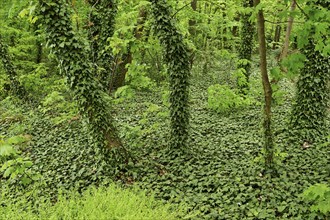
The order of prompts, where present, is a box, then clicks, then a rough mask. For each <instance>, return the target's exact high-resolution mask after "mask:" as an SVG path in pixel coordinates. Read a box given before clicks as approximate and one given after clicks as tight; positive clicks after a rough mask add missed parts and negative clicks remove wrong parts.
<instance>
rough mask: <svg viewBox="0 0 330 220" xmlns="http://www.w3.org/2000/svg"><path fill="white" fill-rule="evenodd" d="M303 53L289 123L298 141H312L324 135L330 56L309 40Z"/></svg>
mask: <svg viewBox="0 0 330 220" xmlns="http://www.w3.org/2000/svg"><path fill="white" fill-rule="evenodd" d="M303 53H304V54H305V56H306V60H305V63H304V68H303V69H302V71H301V72H300V76H299V80H298V82H297V91H296V97H295V100H296V101H295V104H294V105H293V110H292V117H291V125H292V126H293V128H294V129H295V130H296V131H298V136H299V138H300V140H301V141H305V142H313V141H315V140H316V139H317V138H318V137H322V135H324V131H327V129H326V123H325V119H326V116H327V108H328V106H329V104H328V103H329V92H330V91H329V78H330V57H329V56H328V57H325V56H322V54H321V53H320V52H318V51H316V49H315V43H314V42H313V41H312V40H310V42H309V44H308V45H307V46H305V48H304V50H303Z"/></svg>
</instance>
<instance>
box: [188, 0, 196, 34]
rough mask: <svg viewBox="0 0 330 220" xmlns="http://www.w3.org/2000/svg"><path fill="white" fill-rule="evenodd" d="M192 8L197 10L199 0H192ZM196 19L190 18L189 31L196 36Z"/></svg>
mask: <svg viewBox="0 0 330 220" xmlns="http://www.w3.org/2000/svg"><path fill="white" fill-rule="evenodd" d="M190 5H191V8H192V10H193V11H196V10H197V0H192V1H191V4H190ZM195 26H196V20H195V19H190V20H189V33H190V35H191V36H195V35H196V28H195Z"/></svg>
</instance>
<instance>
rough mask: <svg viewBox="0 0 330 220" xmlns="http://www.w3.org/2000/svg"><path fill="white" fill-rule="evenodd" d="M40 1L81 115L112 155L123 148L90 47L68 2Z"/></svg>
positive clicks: (50, 42) (51, 42)
mask: <svg viewBox="0 0 330 220" xmlns="http://www.w3.org/2000/svg"><path fill="white" fill-rule="evenodd" d="M39 3H40V13H41V14H42V23H43V25H44V27H45V28H46V33H47V35H46V37H47V40H48V45H49V47H50V48H51V50H52V52H53V53H54V54H55V55H56V57H57V60H58V63H59V65H60V69H61V71H62V72H63V73H64V75H65V77H66V79H67V83H68V85H69V87H70V89H71V90H72V92H73V94H74V96H75V99H76V100H77V103H78V106H79V111H80V114H81V115H83V116H85V118H87V120H88V124H89V126H90V131H91V133H92V134H93V136H94V137H95V139H96V141H97V143H98V144H99V145H101V146H103V147H102V148H101V152H102V153H103V154H104V155H108V152H109V151H108V149H111V150H115V149H116V151H117V149H123V146H122V143H121V140H120V139H119V137H118V134H117V130H116V128H115V126H114V124H113V119H112V116H111V114H110V112H111V111H110V106H109V104H108V103H107V101H106V94H105V93H104V92H103V91H102V86H101V85H100V83H99V81H98V80H97V79H95V77H94V75H95V74H94V72H93V71H94V70H95V68H93V64H92V62H91V61H89V59H88V53H89V52H90V50H89V49H88V47H87V46H85V45H84V43H83V42H82V40H80V39H79V38H78V37H77V35H76V34H75V32H74V30H73V27H72V22H71V18H70V15H71V14H70V7H69V5H68V3H67V1H66V0H40V1H39ZM104 146H105V147H104ZM118 152H119V153H120V152H122V151H118ZM125 152H126V151H125ZM116 155H117V154H116ZM111 156H112V158H113V157H115V155H111Z"/></svg>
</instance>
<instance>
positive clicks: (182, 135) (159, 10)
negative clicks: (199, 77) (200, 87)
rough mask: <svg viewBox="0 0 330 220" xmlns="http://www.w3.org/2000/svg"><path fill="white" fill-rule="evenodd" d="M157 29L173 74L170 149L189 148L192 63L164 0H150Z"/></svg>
mask: <svg viewBox="0 0 330 220" xmlns="http://www.w3.org/2000/svg"><path fill="white" fill-rule="evenodd" d="M150 2H151V3H152V9H153V10H152V12H153V15H154V18H155V29H156V31H157V34H158V36H159V39H160V42H161V44H162V45H163V46H164V48H165V54H164V59H165V62H166V63H167V66H168V71H169V74H170V98H169V100H170V117H171V139H170V146H171V149H186V147H187V139H188V127H189V108H188V98H189V92H188V87H189V82H188V80H189V75H190V64H189V54H188V48H187V45H186V44H185V43H184V41H183V36H182V34H181V33H180V32H179V31H178V29H177V28H176V26H175V19H174V18H173V16H172V13H171V8H170V6H169V5H168V4H167V2H166V1H165V0H151V1H150Z"/></svg>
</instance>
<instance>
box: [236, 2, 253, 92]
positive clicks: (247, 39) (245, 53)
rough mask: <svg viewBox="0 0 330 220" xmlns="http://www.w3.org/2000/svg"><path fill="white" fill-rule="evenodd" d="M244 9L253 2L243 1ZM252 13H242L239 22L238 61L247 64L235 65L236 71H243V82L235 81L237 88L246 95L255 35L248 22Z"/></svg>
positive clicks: (250, 23)
mask: <svg viewBox="0 0 330 220" xmlns="http://www.w3.org/2000/svg"><path fill="white" fill-rule="evenodd" d="M243 7H244V8H252V7H253V0H244V1H243ZM251 15H252V13H242V14H241V20H242V23H243V25H242V28H241V45H240V47H239V59H240V60H248V61H249V62H244V63H239V64H238V65H237V68H238V69H241V68H242V69H244V76H243V77H245V79H244V82H242V80H240V78H238V79H237V84H238V85H237V87H238V88H239V91H240V93H241V94H243V95H246V94H247V93H248V90H249V78H250V74H251V57H252V50H253V42H254V33H255V26H254V24H253V23H252V22H251V21H250V17H251Z"/></svg>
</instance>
